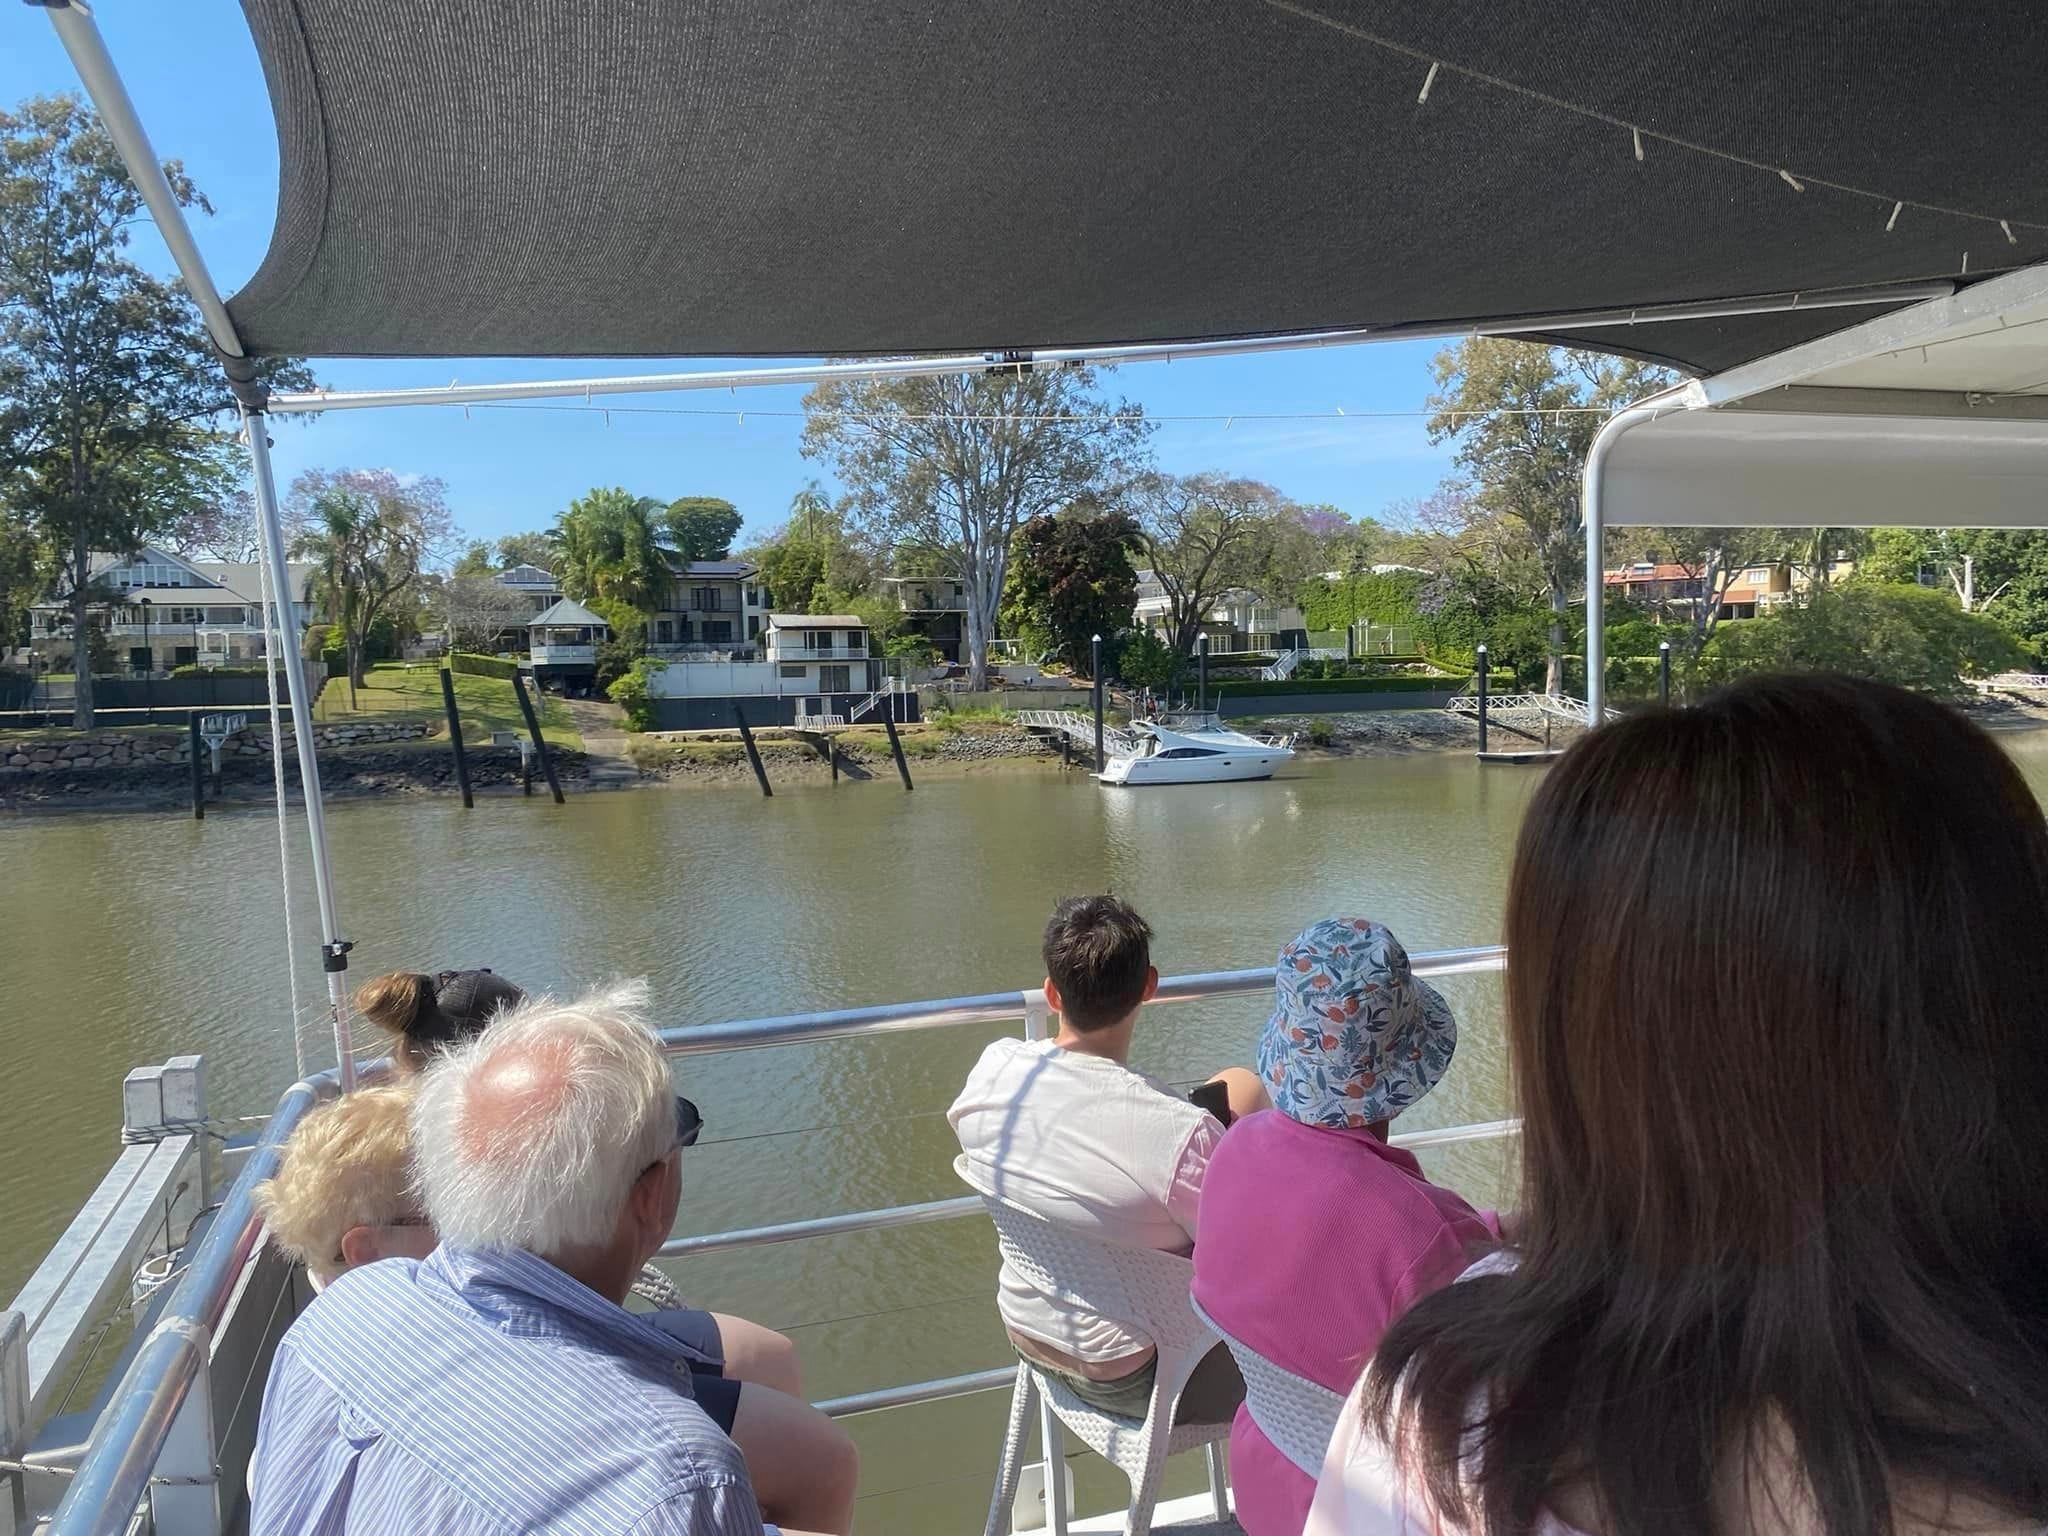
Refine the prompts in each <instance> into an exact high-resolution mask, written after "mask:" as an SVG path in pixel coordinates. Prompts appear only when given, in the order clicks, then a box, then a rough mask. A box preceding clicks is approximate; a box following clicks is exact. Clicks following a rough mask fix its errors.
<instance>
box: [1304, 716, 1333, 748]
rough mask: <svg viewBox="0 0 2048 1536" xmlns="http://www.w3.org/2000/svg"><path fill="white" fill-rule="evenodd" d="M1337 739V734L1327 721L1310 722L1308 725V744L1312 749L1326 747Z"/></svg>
mask: <svg viewBox="0 0 2048 1536" xmlns="http://www.w3.org/2000/svg"><path fill="white" fill-rule="evenodd" d="M1336 739H1337V732H1336V731H1335V730H1334V729H1333V728H1332V727H1331V725H1330V722H1329V721H1327V720H1311V721H1309V723H1308V744H1309V745H1310V746H1312V747H1327V746H1329V745H1330V744H1331V743H1332V742H1334V741H1335V740H1336Z"/></svg>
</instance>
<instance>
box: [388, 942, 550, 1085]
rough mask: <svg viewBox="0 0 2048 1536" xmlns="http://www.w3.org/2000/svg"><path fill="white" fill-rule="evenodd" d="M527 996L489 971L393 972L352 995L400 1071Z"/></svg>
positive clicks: (421, 1062) (415, 1066)
mask: <svg viewBox="0 0 2048 1536" xmlns="http://www.w3.org/2000/svg"><path fill="white" fill-rule="evenodd" d="M525 995H526V994H525V993H523V992H521V991H520V990H519V988H517V987H515V986H514V985H513V984H512V983H511V982H509V981H507V980H505V978H504V977H502V976H498V975H495V974H493V973H492V972H491V971H490V970H489V969H488V968H486V969H483V970H474V971H442V972H440V973H439V974H437V975H433V976H429V975H428V974H426V972H424V971H392V972H391V973H389V974H388V975H384V976H379V977H377V978H376V979H375V980H373V981H366V982H364V983H363V985H362V986H361V987H359V988H358V989H357V990H356V996H355V1005H356V1012H358V1013H360V1014H361V1015H362V1016H363V1017H364V1018H366V1019H368V1020H369V1021H370V1022H371V1023H372V1024H374V1025H376V1026H377V1027H378V1028H379V1029H381V1030H383V1031H384V1033H385V1034H387V1035H389V1036H390V1037H391V1044H392V1055H393V1059H394V1060H395V1061H396V1062H397V1063H398V1066H399V1070H400V1071H414V1070H417V1069H418V1068H421V1067H424V1066H425V1065H426V1064H427V1062H428V1061H429V1060H430V1059H431V1058H432V1057H433V1056H434V1054H435V1053H436V1052H438V1051H445V1050H446V1049H448V1047H449V1046H451V1045H459V1044H461V1043H462V1042H463V1041H464V1040H467V1039H469V1038H470V1037H471V1036H473V1035H476V1034H479V1033H481V1032H482V1030H483V1027H484V1026H485V1025H486V1024H488V1023H490V1021H491V1017H492V1015H494V1014H496V1013H498V1012H499V1011H501V1010H502V1009H505V1008H509V1007H511V1006H512V1005H513V1004H514V1003H516V1002H518V1001H519V1000H520V999H521V998H523V997H524V996H525Z"/></svg>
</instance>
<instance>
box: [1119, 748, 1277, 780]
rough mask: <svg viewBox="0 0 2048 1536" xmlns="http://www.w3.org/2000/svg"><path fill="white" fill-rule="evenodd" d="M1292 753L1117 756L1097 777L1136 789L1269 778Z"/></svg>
mask: <svg viewBox="0 0 2048 1536" xmlns="http://www.w3.org/2000/svg"><path fill="white" fill-rule="evenodd" d="M1293 756H1294V753H1293V752H1292V751H1291V750H1289V749H1288V748H1286V747H1272V748H1269V749H1267V750H1265V751H1262V752H1261V751H1253V752H1231V753H1226V754H1221V755H1219V756H1216V757H1198V758H1160V757H1119V758H1112V759H1111V760H1110V761H1109V762H1107V763H1105V764H1104V765H1103V768H1102V772H1101V773H1099V774H1097V775H1096V777H1097V778H1098V779H1099V780H1101V782H1103V783H1104V784H1111V785H1119V786H1124V787H1128V788H1132V789H1135V788H1138V787H1139V786H1141V785H1151V784H1229V783H1235V782H1239V781H1242V780H1249V779H1270V778H1271V777H1273V774H1274V772H1275V771H1276V770H1277V769H1279V768H1280V766H1281V765H1282V764H1284V763H1286V762H1288V761H1290V760H1291V759H1292V758H1293Z"/></svg>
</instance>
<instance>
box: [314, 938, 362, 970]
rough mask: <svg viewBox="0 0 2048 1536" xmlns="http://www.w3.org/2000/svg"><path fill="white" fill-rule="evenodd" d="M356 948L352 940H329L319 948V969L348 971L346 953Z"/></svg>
mask: <svg viewBox="0 0 2048 1536" xmlns="http://www.w3.org/2000/svg"><path fill="white" fill-rule="evenodd" d="M355 947H356V941H355V940H354V939H330V940H329V941H328V942H327V943H325V944H322V945H321V946H320V969H321V970H323V971H345V970H347V969H348V952H349V951H350V950H352V949H354V948H355Z"/></svg>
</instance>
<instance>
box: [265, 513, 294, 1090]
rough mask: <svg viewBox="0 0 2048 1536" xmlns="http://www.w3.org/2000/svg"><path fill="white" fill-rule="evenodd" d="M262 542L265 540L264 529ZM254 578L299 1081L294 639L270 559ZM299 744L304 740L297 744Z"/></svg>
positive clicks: (285, 952) (286, 953)
mask: <svg viewBox="0 0 2048 1536" xmlns="http://www.w3.org/2000/svg"><path fill="white" fill-rule="evenodd" d="M264 542H265V543H268V542H269V539H268V534H267V532H266V535H265V539H264ZM256 579H257V581H258V582H259V583H260V584H261V586H262V594H261V595H262V600H263V626H264V627H263V688H264V692H265V693H267V694H268V695H269V699H270V781H271V785H272V787H273V789H274V791H275V793H276V796H277V876H278V880H279V881H280V882H281V883H282V884H283V886H284V896H283V900H281V901H280V902H279V903H278V906H279V908H280V909H281V910H282V911H283V913H284V969H285V977H286V979H287V982H288V984H289V985H290V987H291V993H292V1071H293V1072H294V1073H295V1074H296V1075H297V1078H298V1080H299V1081H304V1080H305V1076H306V1030H305V1025H304V1024H303V1023H302V1022H301V1014H302V1011H303V1010H302V1006H301V1004H300V1002H299V961H298V954H299V941H298V937H297V935H295V934H294V933H293V932H292V855H291V823H290V820H289V816H288V813H287V807H286V804H285V797H284V726H283V722H282V721H281V720H280V719H279V717H278V712H277V651H276V650H275V647H276V646H278V645H290V644H294V643H295V642H294V641H293V640H292V639H290V638H289V637H288V636H287V635H286V633H285V632H286V631H287V630H288V629H289V628H290V626H289V625H288V624H286V623H284V622H283V614H282V613H281V612H280V610H279V605H278V603H277V601H276V598H275V594H274V593H273V592H272V590H271V582H270V562H269V561H268V560H258V561H257V562H256ZM299 745H300V746H301V748H303V747H304V745H305V744H304V743H303V742H302V743H300V744H299Z"/></svg>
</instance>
